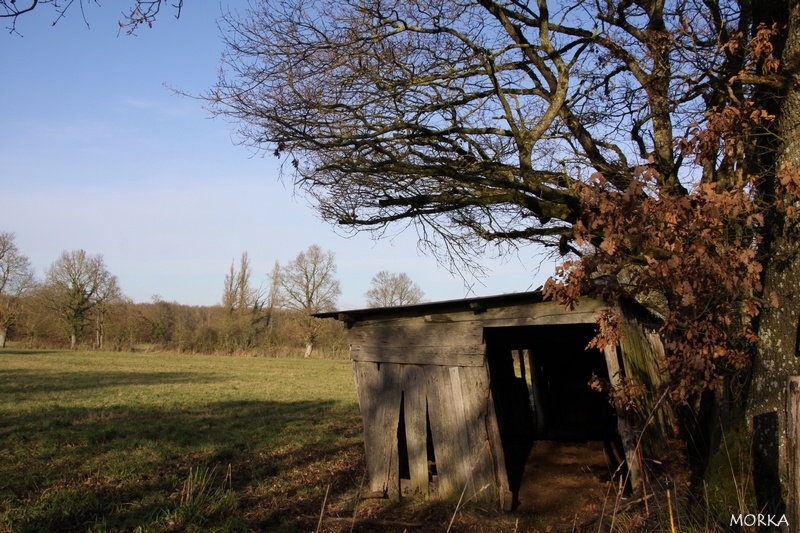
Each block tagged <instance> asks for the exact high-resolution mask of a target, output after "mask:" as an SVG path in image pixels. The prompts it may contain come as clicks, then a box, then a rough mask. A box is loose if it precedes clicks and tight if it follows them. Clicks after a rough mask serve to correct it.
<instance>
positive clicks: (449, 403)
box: [426, 366, 462, 500]
mask: <svg viewBox="0 0 800 533" xmlns="http://www.w3.org/2000/svg"><path fill="white" fill-rule="evenodd" d="M426 378H427V379H426V381H427V384H426V386H427V390H428V417H429V419H430V423H431V437H432V439H433V449H434V453H435V455H436V472H437V474H438V480H439V486H438V492H439V496H440V497H441V498H442V499H445V500H447V499H457V498H458V495H459V494H460V493H461V489H462V487H461V486H459V481H460V479H461V475H460V474H459V468H460V464H459V458H458V457H457V454H458V450H457V447H456V442H457V441H456V432H457V428H456V427H455V423H454V419H453V416H452V414H453V411H454V405H453V395H452V386H451V385H450V370H449V369H448V368H446V367H441V366H430V367H428V368H427V369H426Z"/></svg>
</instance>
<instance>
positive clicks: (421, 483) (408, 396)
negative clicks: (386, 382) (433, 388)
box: [403, 365, 429, 497]
mask: <svg viewBox="0 0 800 533" xmlns="http://www.w3.org/2000/svg"><path fill="white" fill-rule="evenodd" d="M403 372H404V374H403V399H404V406H403V413H404V417H405V426H406V444H407V447H408V467H409V474H410V476H411V491H412V492H413V493H420V494H423V495H424V496H426V497H427V496H428V494H429V489H428V448H427V444H428V428H427V424H426V409H427V400H426V398H427V390H426V386H425V368H424V367H422V366H418V365H404V368H403Z"/></svg>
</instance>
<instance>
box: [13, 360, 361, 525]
mask: <svg viewBox="0 0 800 533" xmlns="http://www.w3.org/2000/svg"><path fill="white" fill-rule="evenodd" d="M361 433H362V432H361V420H360V416H359V413H358V407H357V404H356V397H355V388H354V385H353V378H352V370H351V366H350V363H349V362H348V361H333V360H300V359H268V358H234V357H212V356H196V355H192V356H181V355H175V354H168V355H167V354H139V353H136V354H131V353H102V352H65V351H28V350H3V351H0V531H15V532H16V531H137V530H138V531H184V530H196V531H209V530H217V531H253V530H255V531H295V530H297V531H303V530H309V528H308V527H305V526H303V524H305V523H306V522H307V521H308V520H309V519H310V518H313V517H315V516H318V515H319V512H320V508H321V504H322V500H323V498H324V497H325V494H326V491H327V492H329V494H328V506H327V509H328V511H327V512H328V513H329V514H330V513H336V512H338V511H341V512H342V513H345V514H347V515H352V512H353V506H354V504H355V499H356V495H357V491H358V488H359V485H360V482H361V478H362V475H363V447H362V441H361ZM315 528H316V521H315V520H314V521H313V525H312V527H311V528H310V530H314V529H315Z"/></svg>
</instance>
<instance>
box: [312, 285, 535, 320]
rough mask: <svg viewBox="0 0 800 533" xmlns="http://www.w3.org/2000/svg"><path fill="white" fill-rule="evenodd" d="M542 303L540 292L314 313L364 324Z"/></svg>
mask: <svg viewBox="0 0 800 533" xmlns="http://www.w3.org/2000/svg"><path fill="white" fill-rule="evenodd" d="M542 301H544V296H543V294H542V291H540V290H538V291H530V292H514V293H509V294H496V295H493V296H473V297H469V298H459V299H456V300H441V301H438V302H425V303H419V304H412V305H398V306H393V307H368V308H362V309H350V310H345V311H330V312H325V313H315V314H314V315H313V316H315V317H317V318H336V319H338V320H343V321H353V320H356V321H357V320H365V319H367V318H377V317H381V318H389V317H393V316H398V317H400V316H419V315H426V314H434V313H455V312H459V311H462V312H463V311H473V312H476V313H479V312H482V311H485V310H487V309H494V308H499V307H508V306H513V305H525V304H533V303H538V302H542Z"/></svg>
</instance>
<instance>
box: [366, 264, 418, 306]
mask: <svg viewBox="0 0 800 533" xmlns="http://www.w3.org/2000/svg"><path fill="white" fill-rule="evenodd" d="M364 297H365V298H366V300H367V306H368V307H391V306H396V305H411V304H416V303H420V302H422V301H423V298H425V293H423V292H422V289H421V288H420V286H419V285H417V284H416V283H415V282H414V281H412V279H411V278H410V277H408V274H406V273H405V272H401V273H400V274H393V273H391V272H389V271H387V270H381V271H380V272H378V273H377V274H375V276H374V277H373V278H372V281H370V288H369V290H367V292H365V293H364Z"/></svg>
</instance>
